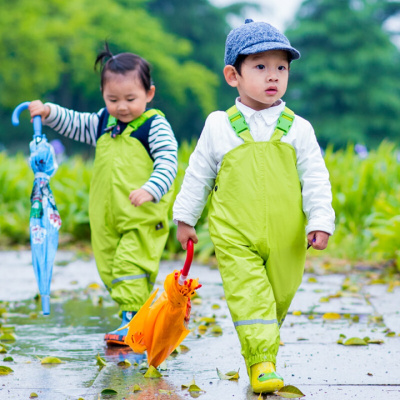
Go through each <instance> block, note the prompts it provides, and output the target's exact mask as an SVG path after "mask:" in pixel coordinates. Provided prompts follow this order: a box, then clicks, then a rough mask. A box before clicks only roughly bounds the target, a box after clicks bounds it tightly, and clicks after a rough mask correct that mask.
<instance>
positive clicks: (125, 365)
mask: <svg viewBox="0 0 400 400" xmlns="http://www.w3.org/2000/svg"><path fill="white" fill-rule="evenodd" d="M117 365H118V367H122V368H129V367H130V366H131V365H132V364H131V363H130V361H129V360H124V361H120V362H119V363H118V364H117Z"/></svg>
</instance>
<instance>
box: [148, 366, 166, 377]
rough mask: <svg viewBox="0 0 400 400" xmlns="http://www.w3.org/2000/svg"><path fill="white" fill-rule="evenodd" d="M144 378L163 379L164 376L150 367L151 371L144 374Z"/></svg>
mask: <svg viewBox="0 0 400 400" xmlns="http://www.w3.org/2000/svg"><path fill="white" fill-rule="evenodd" d="M144 377H145V378H161V377H162V375H161V374H160V372H159V371H158V369H157V368H155V367H153V366H152V365H150V367H149V369H148V370H147V371H146V373H145V374H144Z"/></svg>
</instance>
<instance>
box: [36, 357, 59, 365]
mask: <svg viewBox="0 0 400 400" xmlns="http://www.w3.org/2000/svg"><path fill="white" fill-rule="evenodd" d="M40 363H41V364H63V362H62V361H61V360H60V359H59V358H57V357H44V358H42V359H41V360H40Z"/></svg>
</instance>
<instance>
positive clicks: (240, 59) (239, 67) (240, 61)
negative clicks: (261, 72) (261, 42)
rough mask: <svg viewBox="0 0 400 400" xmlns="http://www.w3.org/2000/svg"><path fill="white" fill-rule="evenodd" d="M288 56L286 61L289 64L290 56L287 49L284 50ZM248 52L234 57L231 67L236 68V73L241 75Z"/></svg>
mask: <svg viewBox="0 0 400 400" xmlns="http://www.w3.org/2000/svg"><path fill="white" fill-rule="evenodd" d="M286 54H287V56H288V62H289V65H290V63H291V62H292V58H291V57H290V53H289V52H288V51H287V52H286ZM249 55H250V54H239V55H238V56H237V58H236V61H235V62H234V64H233V67H234V68H235V69H236V71H237V73H238V74H239V75H240V76H242V65H243V63H244V60H245V59H246V58H247V57H248V56H249Z"/></svg>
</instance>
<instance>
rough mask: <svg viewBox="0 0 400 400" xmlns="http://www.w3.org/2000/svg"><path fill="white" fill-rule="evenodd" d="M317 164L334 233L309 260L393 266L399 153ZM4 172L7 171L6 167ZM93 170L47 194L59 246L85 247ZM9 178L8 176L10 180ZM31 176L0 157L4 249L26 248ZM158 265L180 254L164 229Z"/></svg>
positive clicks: (188, 149) (398, 233)
mask: <svg viewBox="0 0 400 400" xmlns="http://www.w3.org/2000/svg"><path fill="white" fill-rule="evenodd" d="M194 146H195V141H193V142H192V143H190V144H189V143H188V142H184V143H183V144H182V145H181V147H180V150H179V170H178V175H177V180H176V183H177V184H176V187H175V195H176V194H177V193H178V191H179V188H180V185H181V183H182V180H183V176H184V172H185V169H186V167H187V165H188V161H189V157H190V154H191V153H192V151H193V149H194ZM325 161H326V164H327V167H328V169H329V171H330V175H331V183H332V190H333V207H334V209H335V212H336V232H335V234H334V235H333V236H332V237H331V239H330V242H329V246H328V249H327V250H325V251H324V252H317V251H314V250H310V252H312V254H313V255H314V256H318V255H320V256H323V257H326V256H329V257H333V258H342V259H347V260H351V261H356V260H358V261H365V260H370V261H374V262H382V261H385V260H393V261H394V262H396V263H399V264H398V265H400V250H399V249H400V216H399V210H400V162H399V161H400V150H399V149H398V148H397V147H396V146H395V145H394V144H392V143H389V142H382V143H381V145H380V146H379V147H378V148H377V149H376V150H374V151H372V152H370V153H369V155H368V157H366V158H364V159H363V158H360V157H359V156H358V155H357V154H355V152H354V148H353V146H352V145H350V146H348V147H347V148H346V149H343V150H339V151H336V152H334V151H333V150H332V148H329V149H328V150H327V151H326V154H325ZM9 165H12V166H13V168H12V169H9V168H8V167H7V166H9ZM92 168H93V164H92V162H91V161H84V160H83V158H82V157H81V156H75V157H72V158H70V159H68V160H67V161H65V162H64V163H62V164H61V165H60V168H59V170H58V171H57V173H56V175H55V176H54V177H53V178H52V180H51V187H52V190H53V193H54V197H55V199H56V203H57V206H58V208H59V211H60V215H61V218H62V221H63V225H62V228H61V231H60V242H61V246H64V247H65V246H69V245H76V244H77V243H82V242H86V243H87V244H88V243H89V240H90V229H89V217H88V202H89V201H88V200H89V185H90V179H91V174H92ZM10 171H11V172H10ZM32 181H33V173H32V171H31V170H30V167H29V166H28V163H27V160H26V159H25V157H24V156H22V155H16V156H8V155H7V154H6V153H4V152H3V153H0V186H1V187H2V188H3V190H2V191H1V192H0V243H2V245H3V246H4V247H8V246H16V245H28V244H29V211H30V201H29V196H30V191H31V189H32ZM170 216H171V231H170V236H169V238H168V243H167V247H166V254H165V257H173V256H174V255H175V254H177V253H179V252H180V251H181V247H180V244H179V242H177V240H176V227H175V225H174V224H173V222H172V209H171V210H170ZM196 229H197V234H198V236H199V243H198V245H197V246H196V253H197V256H198V258H199V259H200V260H203V261H208V260H209V257H210V256H212V255H213V253H214V248H213V245H212V242H211V240H210V238H209V235H208V225H207V207H206V209H205V210H204V212H203V215H202V217H201V219H200V220H199V223H198V225H197V227H196Z"/></svg>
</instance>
